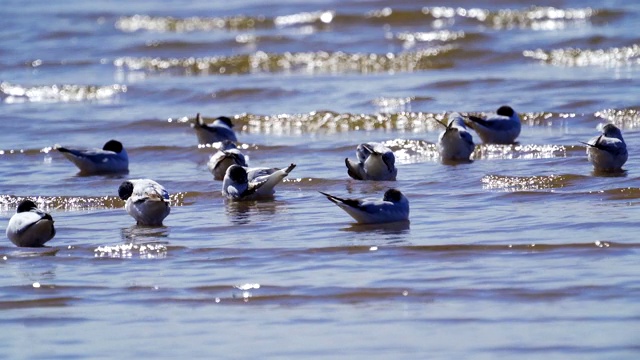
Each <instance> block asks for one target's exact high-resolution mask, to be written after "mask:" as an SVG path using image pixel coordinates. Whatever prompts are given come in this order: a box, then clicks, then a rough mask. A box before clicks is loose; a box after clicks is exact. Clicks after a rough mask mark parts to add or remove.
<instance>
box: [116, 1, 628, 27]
mask: <svg viewBox="0 0 640 360" xmlns="http://www.w3.org/2000/svg"><path fill="white" fill-rule="evenodd" d="M622 14H623V13H622V12H621V11H618V10H612V9H593V8H590V7H586V8H567V9H561V8H555V7H543V6H531V7H529V8H526V9H498V10H490V9H481V8H462V7H457V8H454V7H443V6H438V7H423V8H419V9H415V10H404V9H393V8H391V7H384V8H381V9H377V10H370V11H366V12H364V13H359V14H358V13H355V14H354V13H346V12H341V11H335V10H318V11H309V12H299V13H294V14H289V15H281V16H275V17H267V16H262V15H260V16H245V15H236V16H228V17H198V16H194V17H186V18H176V17H171V16H150V15H143V14H136V15H131V16H123V17H120V18H119V19H118V20H117V21H116V22H115V28H116V29H118V30H120V31H123V32H136V31H152V32H195V31H220V30H232V31H238V30H252V29H265V28H267V29H268V28H280V27H290V26H308V25H312V26H327V25H331V26H333V27H340V26H357V25H363V26H366V25H370V26H377V25H380V24H385V25H401V26H407V25H412V24H416V25H418V24H419V25H422V24H424V23H425V22H426V21H432V22H438V21H444V20H452V19H453V20H455V19H459V20H471V21H474V22H475V23H476V24H477V23H480V24H483V25H485V26H489V27H492V28H495V29H509V28H514V27H517V28H530V29H534V30H556V29H558V28H564V27H566V26H567V25H568V24H576V23H578V24H579V23H584V22H587V21H590V22H593V23H597V24H600V23H606V22H607V21H611V20H613V19H615V18H617V17H619V16H621V15H622Z"/></svg>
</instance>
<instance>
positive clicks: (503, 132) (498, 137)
mask: <svg viewBox="0 0 640 360" xmlns="http://www.w3.org/2000/svg"><path fill="white" fill-rule="evenodd" d="M467 120H468V122H467V125H468V126H469V127H470V128H472V129H473V130H475V132H476V133H477V134H478V136H480V139H482V142H483V143H485V144H513V143H514V141H515V140H516V138H517V137H518V135H520V128H521V124H520V116H518V113H516V112H515V111H513V109H512V108H511V107H510V106H506V105H505V106H501V107H500V108H499V109H498V111H497V112H496V113H495V114H493V115H490V116H488V117H486V118H484V119H483V118H481V117H477V116H473V115H469V116H467Z"/></svg>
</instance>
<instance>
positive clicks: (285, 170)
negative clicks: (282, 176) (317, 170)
mask: <svg viewBox="0 0 640 360" xmlns="http://www.w3.org/2000/svg"><path fill="white" fill-rule="evenodd" d="M295 168H296V164H291V165H289V167H287V168H286V169H284V172H285V173H286V174H287V175H289V173H290V172H291V170H293V169H295Z"/></svg>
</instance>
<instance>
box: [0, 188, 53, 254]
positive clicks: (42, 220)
mask: <svg viewBox="0 0 640 360" xmlns="http://www.w3.org/2000/svg"><path fill="white" fill-rule="evenodd" d="M6 233H7V237H8V238H9V240H11V242H12V243H14V244H15V245H16V246H19V247H41V246H44V243H46V242H47V241H49V240H51V239H53V237H54V236H55V235H56V229H55V227H54V226H53V218H52V217H51V215H49V214H47V213H46V212H44V211H42V210H40V209H38V207H37V206H36V204H35V203H34V202H33V201H31V200H22V201H21V202H20V203H19V204H18V209H17V210H16V213H15V214H14V215H13V216H12V217H11V219H10V220H9V224H8V225H7V232H6Z"/></svg>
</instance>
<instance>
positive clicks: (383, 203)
mask: <svg viewBox="0 0 640 360" xmlns="http://www.w3.org/2000/svg"><path fill="white" fill-rule="evenodd" d="M320 193H321V194H322V195H324V196H326V197H327V199H329V200H330V201H331V202H333V203H334V204H336V205H338V206H339V207H340V208H341V209H342V210H344V211H346V213H347V214H349V215H350V216H351V217H352V218H354V219H355V220H356V221H357V222H358V223H360V224H382V223H389V222H395V221H407V220H409V200H408V199H407V198H406V197H405V196H404V195H403V194H402V193H401V192H400V191H399V190H396V189H389V190H387V191H386V192H385V193H384V197H383V198H382V200H380V199H343V198H339V197H337V196H333V195H330V194H327V193H324V192H322V191H320Z"/></svg>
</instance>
